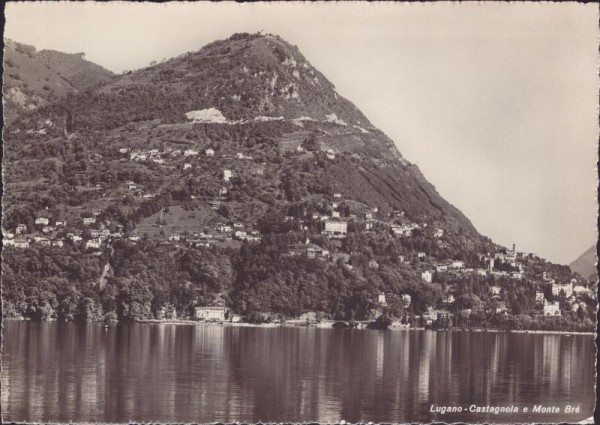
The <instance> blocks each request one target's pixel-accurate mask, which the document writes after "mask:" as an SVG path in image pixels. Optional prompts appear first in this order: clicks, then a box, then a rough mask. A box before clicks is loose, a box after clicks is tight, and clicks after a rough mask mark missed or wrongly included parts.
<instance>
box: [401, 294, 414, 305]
mask: <svg viewBox="0 0 600 425" xmlns="http://www.w3.org/2000/svg"><path fill="white" fill-rule="evenodd" d="M411 301H412V297H411V296H410V294H402V302H403V303H404V308H408V307H409V306H410V302H411Z"/></svg>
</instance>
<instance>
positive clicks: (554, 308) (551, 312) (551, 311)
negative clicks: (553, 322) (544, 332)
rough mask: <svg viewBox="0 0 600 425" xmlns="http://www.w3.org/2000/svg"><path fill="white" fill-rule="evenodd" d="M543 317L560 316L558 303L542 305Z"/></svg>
mask: <svg viewBox="0 0 600 425" xmlns="http://www.w3.org/2000/svg"><path fill="white" fill-rule="evenodd" d="M544 316H560V303H559V302H558V301H555V302H553V303H548V302H546V303H545V304H544Z"/></svg>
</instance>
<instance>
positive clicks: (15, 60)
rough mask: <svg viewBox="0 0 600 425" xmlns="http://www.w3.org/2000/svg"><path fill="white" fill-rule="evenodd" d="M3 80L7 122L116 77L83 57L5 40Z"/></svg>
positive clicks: (82, 55) (77, 54)
mask: <svg viewBox="0 0 600 425" xmlns="http://www.w3.org/2000/svg"><path fill="white" fill-rule="evenodd" d="M3 76H4V92H3V95H4V96H3V99H4V101H5V118H6V119H7V120H8V121H9V122H10V121H12V119H14V118H15V117H16V115H17V114H18V113H19V112H23V111H27V110H32V109H35V108H37V107H39V106H42V105H47V104H48V103H50V102H53V101H55V100H57V99H60V98H62V97H64V96H66V94H67V93H69V92H70V93H78V92H81V91H85V90H87V89H89V88H92V87H96V86H98V85H101V84H104V83H106V82H108V81H110V80H111V79H112V78H114V76H115V75H114V74H113V73H112V72H110V71H108V70H107V69H104V68H103V67H101V66H100V65H96V64H94V63H92V62H89V61H87V60H85V59H84V54H83V53H74V54H70V53H63V52H57V51H54V50H41V51H36V49H35V47H33V46H28V45H25V44H21V43H17V42H15V41H13V40H10V39H5V40H4V74H3Z"/></svg>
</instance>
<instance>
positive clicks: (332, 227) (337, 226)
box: [325, 220, 348, 235]
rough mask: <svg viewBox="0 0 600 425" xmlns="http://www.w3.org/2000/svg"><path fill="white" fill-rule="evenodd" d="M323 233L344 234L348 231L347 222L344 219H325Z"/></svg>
mask: <svg viewBox="0 0 600 425" xmlns="http://www.w3.org/2000/svg"><path fill="white" fill-rule="evenodd" d="M325 233H327V234H333V235H335V234H344V235H345V234H346V233H348V223H347V222H345V221H333V220H331V221H326V222H325Z"/></svg>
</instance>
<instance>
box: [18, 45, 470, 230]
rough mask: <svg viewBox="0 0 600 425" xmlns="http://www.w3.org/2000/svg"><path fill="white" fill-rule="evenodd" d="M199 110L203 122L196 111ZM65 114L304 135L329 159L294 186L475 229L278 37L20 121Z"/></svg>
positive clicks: (193, 56) (127, 79)
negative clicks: (323, 185) (320, 188)
mask: <svg viewBox="0 0 600 425" xmlns="http://www.w3.org/2000/svg"><path fill="white" fill-rule="evenodd" d="M194 111H196V112H194ZM202 111H204V112H202ZM206 111H211V113H213V115H214V114H216V115H215V116H209V115H210V114H209V115H206ZM203 113H204V114H205V115H206V116H207V117H208V118H207V119H205V118H206V117H205V118H202V117H201V115H202V114H203ZM67 114H72V116H73V122H74V126H75V128H77V129H79V130H81V129H84V128H85V129H88V131H89V130H92V129H95V130H96V131H112V132H115V131H116V129H118V128H122V127H123V126H125V125H127V124H130V125H131V123H142V122H153V120H158V121H160V123H161V125H162V127H161V132H162V133H165V134H166V133H169V132H171V131H173V132H176V131H180V130H176V129H177V127H171V128H169V127H166V125H168V124H178V123H179V124H183V123H190V122H192V121H194V120H195V121H196V122H197V123H198V126H197V128H199V127H200V126H201V125H210V124H211V123H212V124H214V125H213V126H212V127H214V128H217V127H220V130H219V131H227V132H229V133H232V132H238V131H242V132H243V131H246V130H239V129H240V128H242V127H244V128H254V129H256V128H258V127H261V126H262V128H265V129H266V128H271V129H276V130H275V131H276V133H277V134H275V136H276V138H277V139H278V140H277V143H278V145H279V147H280V149H281V150H282V151H283V152H285V151H290V150H293V149H295V148H297V146H298V145H300V144H301V143H302V142H303V141H304V140H306V139H308V138H310V139H312V140H313V142H314V143H315V149H316V151H317V152H326V151H327V150H330V151H331V154H332V155H337V160H335V161H331V162H330V164H328V166H327V167H326V168H325V169H321V170H319V173H315V172H313V173H311V175H310V176H309V175H308V173H304V174H305V175H303V174H302V173H301V174H300V175H297V176H296V177H297V178H299V179H298V180H299V181H297V182H295V184H296V185H304V186H305V187H306V186H310V185H313V186H314V185H315V184H319V183H318V182H315V180H320V181H322V182H327V183H328V185H330V186H331V188H330V190H333V191H336V192H337V191H339V192H343V193H344V194H345V195H347V196H348V197H351V198H353V199H356V200H358V201H360V202H364V203H365V204H368V205H372V206H374V207H382V208H390V209H397V210H402V211H405V213H406V214H407V216H408V217H409V218H411V219H413V220H427V221H429V222H434V221H440V222H444V223H446V224H445V225H447V226H449V227H450V228H453V229H455V230H459V229H460V231H461V232H462V233H464V234H466V235H467V236H476V235H477V233H476V231H475V229H474V227H473V226H472V224H471V223H470V221H469V220H468V219H467V218H466V217H465V216H464V215H463V214H462V213H461V212H460V211H458V210H457V209H456V208H455V207H453V206H452V205H451V204H449V203H448V202H447V201H446V200H444V199H443V198H442V197H441V196H440V195H439V194H438V193H437V191H436V190H435V188H434V187H433V186H432V185H431V184H430V183H429V182H427V180H426V179H425V178H424V177H423V175H422V174H421V172H420V171H419V169H418V167H417V166H416V165H414V164H411V163H409V162H408V161H406V160H405V159H404V158H403V157H402V155H401V154H400V153H399V152H398V151H397V149H396V147H395V146H394V144H393V142H392V141H391V140H390V139H389V138H388V137H387V136H385V135H384V134H383V133H382V132H381V131H379V130H378V129H376V128H374V127H373V126H372V124H371V123H370V122H369V120H368V119H367V118H366V117H365V116H364V115H363V114H362V113H361V112H360V111H359V110H358V108H357V107H356V106H354V105H353V104H352V103H351V102H350V101H348V100H346V99H344V98H343V97H342V96H341V95H339V94H338V93H337V92H336V90H335V87H334V85H333V84H332V83H331V82H329V81H328V80H327V78H325V76H323V75H322V74H321V73H320V72H319V71H318V70H316V69H315V68H314V67H313V66H312V65H311V64H310V63H309V62H308V61H307V60H306V58H305V57H304V56H303V55H302V54H301V53H300V52H299V51H298V49H297V48H296V47H294V46H292V45H290V44H288V43H287V42H285V41H283V40H282V39H281V38H279V37H278V36H273V35H268V34H236V35H234V36H232V37H231V38H229V39H227V40H222V41H217V42H214V43H211V44H209V45H207V46H205V47H204V48H202V49H201V50H200V51H198V52H195V53H188V54H185V55H182V56H180V57H177V58H174V59H171V60H169V61H166V62H164V63H161V64H157V65H154V66H150V67H148V68H144V69H141V70H138V71H135V72H131V73H129V74H128V75H125V76H122V77H120V78H117V79H114V80H113V81H111V82H109V83H107V84H104V85H103V86H102V87H100V88H98V89H97V90H95V91H94V92H93V93H86V95H83V96H72V97H70V98H69V99H65V100H63V101H59V102H58V103H56V104H53V105H51V106H49V107H48V108H45V109H43V110H40V113H39V114H37V115H33V116H30V117H34V121H31V122H28V124H26V125H25V127H27V128H28V129H31V127H32V126H35V125H37V124H36V123H35V120H37V122H38V123H39V122H41V121H42V120H45V119H49V118H51V117H52V116H57V115H61V116H63V117H64V118H66V115H67ZM186 114H187V115H186ZM194 114H196V115H198V114H200V115H198V116H200V118H198V117H196V118H194V116H195V115H194ZM190 117H191V118H192V121H191V120H190V119H189V118H190ZM215 117H216V118H215ZM202 121H204V123H203V124H202V123H201V122H202ZM219 123H220V124H219ZM151 132H152V130H151V129H147V130H139V131H136V138H143V137H146V136H147V137H149V138H152V136H151V135H150V133H151ZM165 137H166V136H165ZM207 142H208V141H205V142H203V143H197V144H196V147H202V146H204V145H207ZM103 143H109V142H108V141H105V142H103ZM322 156H323V157H325V155H324V154H323V155H322ZM301 162H302V161H300V163H301ZM279 177H280V176H277V178H276V180H279ZM308 180H311V181H308ZM304 191H305V192H307V190H306V189H305V190H304ZM308 192H310V189H308ZM307 194H308V193H307ZM468 239H469V240H470V239H472V238H468Z"/></svg>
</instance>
